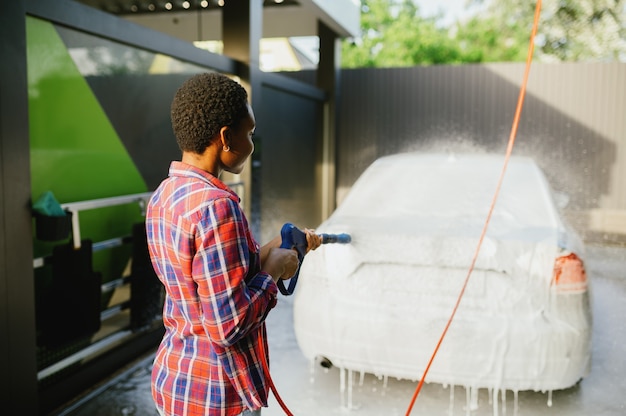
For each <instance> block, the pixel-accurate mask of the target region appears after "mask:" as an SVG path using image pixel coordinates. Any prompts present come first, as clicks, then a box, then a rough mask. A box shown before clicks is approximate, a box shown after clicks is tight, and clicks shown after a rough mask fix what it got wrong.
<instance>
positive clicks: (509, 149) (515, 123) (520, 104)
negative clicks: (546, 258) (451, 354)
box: [406, 0, 541, 416]
mask: <svg viewBox="0 0 626 416" xmlns="http://www.w3.org/2000/svg"><path fill="white" fill-rule="evenodd" d="M540 14H541V0H538V1H537V5H536V8H535V19H534V22H533V28H532V32H531V35H530V45H529V47H528V56H527V58H526V70H525V71H524V79H523V82H522V86H521V88H520V93H519V98H518V100H517V108H516V110H515V117H514V118H513V126H512V127H511V135H510V136H509V144H508V146H507V149H506V156H505V158H504V165H503V166H502V172H501V173H500V179H499V180H498V185H497V187H496V191H495V193H494V195H493V199H492V201H491V206H490V207H489V213H488V214H487V219H486V221H485V225H484V227H483V230H482V233H481V235H480V239H479V240H478V245H477V247H476V251H475V252H474V257H473V258H472V262H471V264H470V267H469V271H468V272H467V276H466V277H465V283H464V284H463V288H462V289H461V293H460V294H459V297H458V299H457V301H456V304H455V305H454V309H453V310H452V315H451V316H450V319H448V322H447V323H446V326H445V328H444V330H443V333H442V334H441V337H440V338H439V341H438V342H437V346H436V347H435V351H434V352H433V354H432V356H431V357H430V360H429V361H428V365H427V366H426V369H425V370H424V374H423V375H422V378H421V380H420V382H419V383H418V385H417V388H416V389H415V393H413V397H412V399H411V403H410V404H409V408H408V409H407V411H406V416H409V415H410V414H411V410H412V409H413V405H414V404H415V400H417V396H418V395H419V392H420V390H421V389H422V386H423V385H424V380H425V379H426V374H428V370H429V369H430V366H431V365H432V363H433V361H434V359H435V356H436V355H437V352H438V351H439V347H440V346H441V343H442V342H443V339H444V337H445V336H446V333H447V332H448V328H450V324H451V323H452V319H454V315H455V314H456V310H457V309H458V307H459V304H460V303H461V298H463V294H464V293H465V288H466V287H467V283H468V282H469V278H470V275H471V274H472V271H473V270H474V265H475V264H476V259H477V258H478V253H479V252H480V247H481V245H482V243H483V240H484V238H485V234H486V233H487V227H488V226H489V221H490V220H491V215H492V213H493V209H494V207H495V205H496V200H497V199H498V194H499V193H500V187H501V186H502V181H503V179H504V174H505V172H506V168H507V165H508V163H509V159H510V158H511V153H512V151H513V144H514V143H515V136H516V135H517V127H518V125H519V119H520V116H521V114H522V107H523V105H524V97H525V95H526V85H527V84H528V75H529V73H530V64H531V62H532V58H533V52H534V49H535V36H536V35H537V26H538V25H539V15H540Z"/></svg>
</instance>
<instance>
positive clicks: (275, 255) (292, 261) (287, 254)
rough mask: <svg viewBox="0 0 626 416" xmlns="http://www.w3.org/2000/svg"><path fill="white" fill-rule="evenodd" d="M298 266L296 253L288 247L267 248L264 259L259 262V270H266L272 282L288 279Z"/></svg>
mask: <svg viewBox="0 0 626 416" xmlns="http://www.w3.org/2000/svg"><path fill="white" fill-rule="evenodd" d="M298 266H300V262H299V261H298V253H297V252H296V250H292V249H290V248H280V247H271V248H269V250H268V252H267V255H266V257H265V261H264V262H263V263H261V271H263V272H266V273H267V274H269V275H270V276H272V279H274V282H277V281H278V280H279V279H283V280H286V279H290V278H291V277H293V275H294V274H296V271H297V270H298Z"/></svg>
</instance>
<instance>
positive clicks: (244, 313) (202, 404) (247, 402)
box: [146, 162, 277, 416]
mask: <svg viewBox="0 0 626 416" xmlns="http://www.w3.org/2000/svg"><path fill="white" fill-rule="evenodd" d="M146 230H147V235H148V247H149V250H150V257H151V259H152V264H153V266H154V269H155V271H156V274H157V275H158V277H159V279H160V280H161V282H163V285H164V286H165V290H166V298H165V305H164V307H163V323H164V325H165V335H164V336H163V340H162V342H161V344H160V346H159V348H158V351H157V354H156V358H155V361H154V367H153V370H152V395H153V398H154V401H155V404H156V406H157V408H158V409H159V410H160V411H161V412H162V413H163V414H166V415H175V416H183V415H211V416H212V415H222V416H231V415H238V414H240V413H241V412H243V411H244V410H246V409H259V408H261V407H263V406H267V395H268V388H269V386H268V384H267V383H266V380H265V376H264V373H263V367H262V364H261V361H260V359H261V358H260V357H261V356H262V355H263V354H266V356H267V342H266V341H265V340H266V337H265V323H264V321H265V317H266V316H267V313H268V312H269V310H270V309H271V308H273V307H274V306H275V305H276V295H277V287H276V284H275V283H274V282H273V280H272V278H271V276H269V275H268V274H267V273H264V272H261V271H260V260H259V245H258V244H257V242H256V241H255V240H254V238H253V237H252V235H251V233H250V230H249V228H248V222H247V220H246V218H245V215H244V213H243V211H242V210H241V207H240V205H239V197H237V195H236V194H235V193H234V192H233V191H232V190H230V189H229V188H228V187H227V186H226V185H225V184H224V183H223V182H221V181H220V180H219V179H217V178H215V177H213V176H212V175H211V174H209V173H207V172H204V171H202V170H200V169H196V168H194V167H193V166H190V165H187V164H184V163H182V162H172V164H171V166H170V171H169V177H168V178H167V179H165V180H164V181H163V182H162V183H161V185H160V186H159V187H158V188H157V189H156V191H155V192H154V194H153V195H152V197H151V199H150V202H149V204H148V208H147V213H146ZM260 339H262V341H260ZM260 342H262V344H263V345H260Z"/></svg>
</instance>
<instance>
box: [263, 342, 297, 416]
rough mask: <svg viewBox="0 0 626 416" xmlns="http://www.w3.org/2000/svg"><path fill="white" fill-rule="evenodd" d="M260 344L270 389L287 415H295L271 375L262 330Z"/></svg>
mask: <svg viewBox="0 0 626 416" xmlns="http://www.w3.org/2000/svg"><path fill="white" fill-rule="evenodd" d="M259 345H260V347H261V348H263V353H262V354H261V364H262V365H263V371H264V372H265V377H266V378H267V382H268V383H269V385H270V389H271V390H272V393H274V397H276V400H277V401H278V404H279V405H280V407H281V408H282V409H283V411H284V412H285V414H286V415H287V416H293V413H291V411H290V410H289V408H288V407H287V405H286V404H285V402H283V399H281V397H280V395H279V394H278V390H276V386H275V385H274V381H273V380H272V376H271V375H270V369H269V366H268V364H267V356H266V355H265V348H264V347H263V345H264V344H263V332H262V331H259Z"/></svg>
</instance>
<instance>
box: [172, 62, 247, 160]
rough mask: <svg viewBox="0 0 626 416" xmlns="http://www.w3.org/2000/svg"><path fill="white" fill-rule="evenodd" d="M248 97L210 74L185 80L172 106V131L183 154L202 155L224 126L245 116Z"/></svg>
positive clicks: (233, 125) (236, 86)
mask: <svg viewBox="0 0 626 416" xmlns="http://www.w3.org/2000/svg"><path fill="white" fill-rule="evenodd" d="M247 104H248V93H247V92H246V90H245V89H244V88H243V87H242V86H241V85H240V84H239V83H237V82H236V81H233V80H232V79H230V78H228V77H227V76H226V75H223V74H219V73H215V72H209V73H201V74H196V75H194V76H192V77H191V78H189V79H187V80H186V81H185V82H184V83H183V84H182V85H181V86H180V88H179V89H178V91H176V94H175V95H174V99H173V100H172V106H171V118H172V130H173V131H174V136H175V137H176V142H177V143H178V147H179V148H180V150H181V151H183V152H193V153H197V154H202V153H204V151H205V149H206V148H207V147H208V146H209V145H210V143H211V140H212V139H213V138H214V137H215V136H216V135H217V134H218V133H219V131H220V129H221V128H222V127H224V126H228V127H231V128H236V127H237V124H238V123H239V122H240V121H241V120H242V119H243V118H244V117H246V116H247V115H248V107H247Z"/></svg>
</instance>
